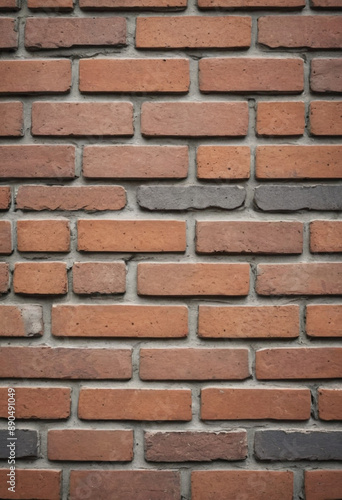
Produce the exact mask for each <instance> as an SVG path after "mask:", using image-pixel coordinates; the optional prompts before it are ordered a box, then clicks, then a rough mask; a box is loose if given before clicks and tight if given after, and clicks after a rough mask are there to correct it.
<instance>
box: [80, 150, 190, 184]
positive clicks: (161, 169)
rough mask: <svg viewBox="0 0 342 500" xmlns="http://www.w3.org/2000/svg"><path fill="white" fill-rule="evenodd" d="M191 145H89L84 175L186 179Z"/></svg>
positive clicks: (84, 161)
mask: <svg viewBox="0 0 342 500" xmlns="http://www.w3.org/2000/svg"><path fill="white" fill-rule="evenodd" d="M188 166H189V155H188V148H187V146H131V145H127V146H126V145H125V146H86V147H85V148H84V150H83V175H84V177H88V178H94V179H158V178H159V179H173V178H176V179H184V178H186V177H187V175H188Z"/></svg>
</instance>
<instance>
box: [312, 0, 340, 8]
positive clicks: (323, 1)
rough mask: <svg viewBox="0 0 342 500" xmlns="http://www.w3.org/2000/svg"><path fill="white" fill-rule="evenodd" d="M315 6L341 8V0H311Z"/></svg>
mask: <svg viewBox="0 0 342 500" xmlns="http://www.w3.org/2000/svg"><path fill="white" fill-rule="evenodd" d="M311 6H312V7H313V8H322V9H334V8H336V9H338V8H341V0H311Z"/></svg>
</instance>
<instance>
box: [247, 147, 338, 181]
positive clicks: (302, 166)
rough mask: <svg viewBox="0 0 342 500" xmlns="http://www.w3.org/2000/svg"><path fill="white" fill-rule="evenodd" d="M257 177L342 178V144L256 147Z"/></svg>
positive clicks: (295, 178)
mask: <svg viewBox="0 0 342 500" xmlns="http://www.w3.org/2000/svg"><path fill="white" fill-rule="evenodd" d="M256 177H257V178H258V179H294V180H298V179H341V178H342V147H341V146H338V145H329V146H326V145H324V146H315V145H313V146H257V148H256Z"/></svg>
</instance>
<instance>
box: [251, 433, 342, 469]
mask: <svg viewBox="0 0 342 500" xmlns="http://www.w3.org/2000/svg"><path fill="white" fill-rule="evenodd" d="M254 453H255V456H256V457H257V459H258V460H269V461H272V462H274V461H278V460H281V461H285V460H286V461H294V460H341V458H342V432H338V431H332V432H326V431H325V432H323V431H308V430H305V431H282V430H267V431H256V432H255V438H254Z"/></svg>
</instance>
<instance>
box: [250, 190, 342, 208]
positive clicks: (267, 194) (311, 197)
mask: <svg viewBox="0 0 342 500" xmlns="http://www.w3.org/2000/svg"><path fill="white" fill-rule="evenodd" d="M254 202H255V204H256V206H257V207H258V208H259V209H260V210H262V211H264V212H293V211H295V210H331V211H333V210H342V186H332V185H329V184H320V185H317V186H284V185H282V186H260V187H257V188H256V190H255V194H254Z"/></svg>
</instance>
